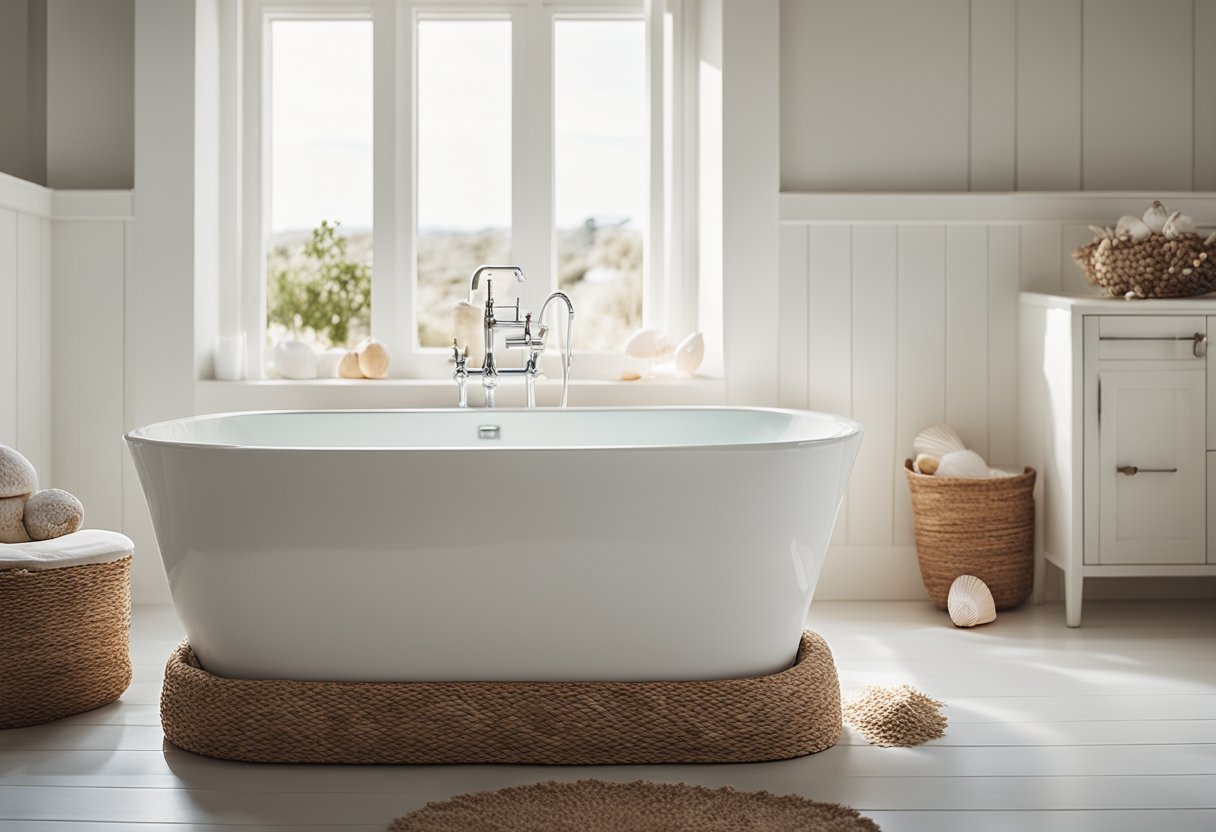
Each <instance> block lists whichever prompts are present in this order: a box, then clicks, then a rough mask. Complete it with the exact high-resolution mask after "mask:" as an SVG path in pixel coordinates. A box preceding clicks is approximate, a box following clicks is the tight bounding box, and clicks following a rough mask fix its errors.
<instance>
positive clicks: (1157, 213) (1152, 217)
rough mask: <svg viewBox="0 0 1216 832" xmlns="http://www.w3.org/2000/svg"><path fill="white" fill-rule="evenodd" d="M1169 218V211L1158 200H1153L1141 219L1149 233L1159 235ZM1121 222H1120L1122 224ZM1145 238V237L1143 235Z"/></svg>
mask: <svg viewBox="0 0 1216 832" xmlns="http://www.w3.org/2000/svg"><path fill="white" fill-rule="evenodd" d="M1169 217H1170V210H1169V209H1168V208H1166V207H1165V206H1164V205H1163V204H1162V203H1161V200H1159V199H1154V200H1153V204H1152V205H1150V206H1149V207H1148V208H1147V209H1145V211H1144V216H1143V217H1142V219H1143V221H1144V224H1145V225H1146V226H1148V230H1149V232H1151V233H1153V234H1160V233H1161V232H1162V231H1163V230H1164V229H1165V221H1166V220H1167V219H1169ZM1122 221H1123V220H1120V222H1122ZM1145 236H1147V235H1145Z"/></svg>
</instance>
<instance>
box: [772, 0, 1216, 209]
mask: <svg viewBox="0 0 1216 832" xmlns="http://www.w3.org/2000/svg"><path fill="white" fill-rule="evenodd" d="M781 33H782V34H781V187H782V190H784V191H827V192H830V191H985V190H992V191H1008V190H1068V191H1075V190H1087V191H1091V190H1174V191H1177V190H1216V51H1214V50H1212V49H1210V48H1208V46H1207V45H1210V44H1211V43H1212V42H1213V41H1216V0H1153V2H1151V3H1148V2H1144V0H916V2H914V3H909V2H906V0H850V2H847V3H842V2H839V0H782V4H781Z"/></svg>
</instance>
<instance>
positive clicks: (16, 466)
mask: <svg viewBox="0 0 1216 832" xmlns="http://www.w3.org/2000/svg"><path fill="white" fill-rule="evenodd" d="M37 490H38V472H37V471H35V470H34V466H33V464H32V463H31V462H30V461H29V460H28V459H26V458H25V457H24V456H22V455H21V453H20V452H18V451H17V450H15V449H13V448H10V447H8V446H7V445H0V498H4V497H22V496H25V497H28V496H29V495H31V494H33V493H34V492H35V491H37Z"/></svg>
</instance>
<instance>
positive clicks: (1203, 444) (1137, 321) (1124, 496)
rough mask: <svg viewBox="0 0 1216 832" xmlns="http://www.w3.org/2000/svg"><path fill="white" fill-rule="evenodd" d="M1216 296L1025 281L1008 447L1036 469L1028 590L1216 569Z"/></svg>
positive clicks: (1075, 618) (1076, 593)
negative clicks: (1051, 580)
mask: <svg viewBox="0 0 1216 832" xmlns="http://www.w3.org/2000/svg"><path fill="white" fill-rule="evenodd" d="M1208 333H1212V335H1213V336H1214V337H1216V301H1213V300H1211V299H1183V300H1161V301H1130V302H1129V301H1121V300H1114V299H1111V300H1107V299H1101V298H1079V297H1067V296H1054V295H1040V294H1034V293H1024V294H1023V295H1022V302H1021V313H1020V325H1019V338H1020V344H1019V361H1020V363H1019V395H1020V400H1021V403H1020V411H1019V455H1020V456H1021V457H1022V459H1023V460H1024V461H1025V463H1026V464H1028V465H1033V466H1035V467H1036V468H1037V469H1038V470H1039V482H1040V483H1041V487H1040V489H1039V494H1038V495H1037V502H1038V517H1039V529H1038V539H1037V541H1036V542H1037V546H1036V556H1037V557H1036V564H1035V566H1036V571H1035V588H1036V597H1039V598H1041V597H1042V586H1043V576H1044V570H1045V566H1046V564H1047V563H1051V564H1054V565H1055V566H1057V567H1059V568H1060V569H1062V570H1063V571H1064V588H1065V607H1066V612H1065V616H1066V619H1067V622H1068V624H1069V626H1073V627H1075V626H1078V625H1079V624H1080V622H1081V599H1082V587H1083V584H1084V579H1085V578H1087V577H1090V578H1093V577H1123V578H1136V577H1146V576H1178V577H1184V576H1196V575H1216V369H1214V367H1213V364H1216V362H1209V361H1208V357H1207V338H1208Z"/></svg>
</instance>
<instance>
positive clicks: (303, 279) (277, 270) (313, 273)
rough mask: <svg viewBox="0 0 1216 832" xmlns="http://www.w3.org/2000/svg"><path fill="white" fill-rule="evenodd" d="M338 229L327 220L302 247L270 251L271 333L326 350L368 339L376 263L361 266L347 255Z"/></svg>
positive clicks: (366, 260) (268, 300)
mask: <svg viewBox="0 0 1216 832" xmlns="http://www.w3.org/2000/svg"><path fill="white" fill-rule="evenodd" d="M339 225H340V223H337V222H333V223H331V222H329V221H328V220H322V221H321V224H320V225H319V226H318V227H317V228H315V229H313V231H312V233H311V235H310V237H309V239H308V240H307V241H306V242H305V243H304V245H303V246H301V247H299V248H289V247H287V246H283V245H280V246H276V247H275V248H274V249H273V250H272V251H271V253H270V257H269V258H267V264H266V266H267V281H266V295H267V297H266V307H267V321H268V323H269V324H270V329H271V331H274V330H277V329H279V327H282V328H283V329H285V330H286V331H287V332H290V333H291V334H292V335H293V336H294V337H304V338H306V339H307V340H316V341H317V342H319V345H320V346H322V347H344V346H350V345H351V341H352V340H353V339H355V338H361V337H363V336H364V335H366V334H367V332H368V330H369V329H370V324H371V298H372V269H371V263H370V259H371V258H370V256H365V257H364V258H363V262H359V259H358V258H355V257H353V256H351V255H350V254H349V253H348V252H347V246H348V243H349V240H348V239H347V238H346V237H342V236H339V235H338V226H339ZM276 325H277V326H276ZM309 336H311V338H310V337H309Z"/></svg>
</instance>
